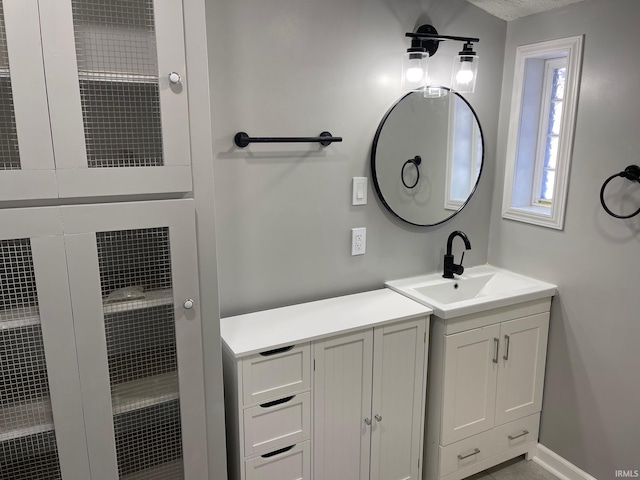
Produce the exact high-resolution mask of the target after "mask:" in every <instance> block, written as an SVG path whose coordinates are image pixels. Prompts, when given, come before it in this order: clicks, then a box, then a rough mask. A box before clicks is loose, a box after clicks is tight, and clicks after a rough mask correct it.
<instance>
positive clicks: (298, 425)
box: [244, 392, 311, 457]
mask: <svg viewBox="0 0 640 480" xmlns="http://www.w3.org/2000/svg"><path fill="white" fill-rule="evenodd" d="M310 437H311V393H309V392H306V393H301V394H298V395H293V396H289V397H284V398H281V399H278V400H273V401H271V402H267V403H262V404H260V405H258V406H255V407H249V408H246V409H245V410H244V452H245V456H247V457H248V456H251V455H255V454H256V453H262V452H267V451H273V450H276V449H278V448H282V447H286V446H288V445H292V444H294V443H299V442H302V441H303V440H306V439H308V438H310Z"/></svg>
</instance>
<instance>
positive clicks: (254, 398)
mask: <svg viewBox="0 0 640 480" xmlns="http://www.w3.org/2000/svg"><path fill="white" fill-rule="evenodd" d="M310 352H311V348H310V345H309V344H308V343H305V344H304V345H296V346H291V347H284V348H279V349H276V350H271V351H267V352H262V353H258V354H256V355H252V356H251V357H248V358H245V359H244V360H243V361H242V383H243V396H244V398H243V400H244V405H251V404H253V403H263V402H266V401H269V400H273V399H274V398H281V397H286V396H287V395H289V394H291V393H294V392H298V391H300V390H306V389H309V388H310V385H311V382H310V379H311V355H310Z"/></svg>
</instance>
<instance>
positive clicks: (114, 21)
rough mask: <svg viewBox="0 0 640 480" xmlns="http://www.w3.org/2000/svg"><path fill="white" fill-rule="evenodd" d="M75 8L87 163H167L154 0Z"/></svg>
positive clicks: (93, 2)
mask: <svg viewBox="0 0 640 480" xmlns="http://www.w3.org/2000/svg"><path fill="white" fill-rule="evenodd" d="M72 9H73V23H74V29H75V41H76V56H77V61H78V73H79V75H80V97H81V102H82V113H83V119H84V133H85V141H86V146H87V157H88V166H89V167H90V168H104V167H154V166H162V165H163V164H164V160H163V154H162V126H161V117H160V92H159V86H158V57H157V49H156V36H155V23H154V12H153V0H72Z"/></svg>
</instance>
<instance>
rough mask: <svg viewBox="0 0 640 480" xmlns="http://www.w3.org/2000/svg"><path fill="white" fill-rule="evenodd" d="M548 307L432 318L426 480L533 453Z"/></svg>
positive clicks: (448, 479)
mask: <svg viewBox="0 0 640 480" xmlns="http://www.w3.org/2000/svg"><path fill="white" fill-rule="evenodd" d="M550 302H551V300H550V298H544V299H540V300H534V301H530V302H525V303H522V304H519V305H514V306H509V307H502V308H498V309H495V310H489V311H485V312H481V313H476V314H471V315H466V316H462V317H457V318H454V319H449V320H444V319H441V318H439V317H433V330H432V338H431V348H430V357H431V358H430V373H429V375H430V376H429V388H428V419H427V442H426V458H427V467H426V468H427V479H428V480H439V479H442V480H459V479H461V478H465V477H467V476H470V475H473V474H474V473H477V472H479V471H481V470H484V469H486V468H489V467H491V466H493V465H496V464H498V463H500V462H503V461H505V460H508V459H509V458H512V457H515V456H517V455H522V454H523V453H526V454H528V455H531V453H533V452H534V451H535V447H536V444H537V440H538V427H539V419H540V410H541V408H542V391H543V383H544V369H545V360H546V350H547V335H548V329H549V308H550Z"/></svg>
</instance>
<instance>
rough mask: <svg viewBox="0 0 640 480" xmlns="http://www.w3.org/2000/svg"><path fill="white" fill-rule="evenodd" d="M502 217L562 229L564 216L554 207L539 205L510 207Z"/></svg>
mask: <svg viewBox="0 0 640 480" xmlns="http://www.w3.org/2000/svg"><path fill="white" fill-rule="evenodd" d="M502 218H506V219H508V220H516V221H518V222H524V223H530V224H532V225H539V226H541V227H547V228H555V229H556V230H562V218H561V216H560V215H558V214H557V212H554V211H553V209H552V208H546V207H537V206H528V207H509V208H507V209H506V210H504V211H503V212H502Z"/></svg>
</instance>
